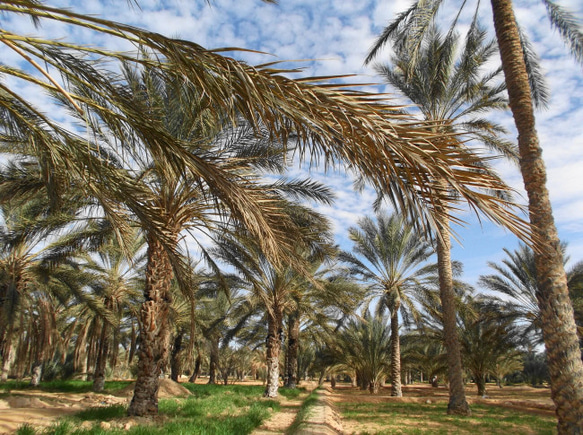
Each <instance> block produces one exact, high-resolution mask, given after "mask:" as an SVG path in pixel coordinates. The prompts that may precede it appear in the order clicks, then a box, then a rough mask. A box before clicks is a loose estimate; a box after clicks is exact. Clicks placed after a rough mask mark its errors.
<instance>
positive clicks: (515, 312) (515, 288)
mask: <svg viewBox="0 0 583 435" xmlns="http://www.w3.org/2000/svg"><path fill="white" fill-rule="evenodd" d="M566 248H567V245H566V244H565V243H562V244H561V250H562V251H563V253H565V252H566ZM504 253H505V254H506V258H504V259H503V260H502V261H501V262H500V263H495V262H488V266H489V267H490V268H491V269H492V270H493V272H494V273H492V274H489V275H482V276H480V279H479V281H478V282H479V284H480V285H482V286H483V287H485V288H486V289H488V290H491V291H493V292H497V293H501V294H502V295H504V296H505V297H504V301H502V302H501V305H503V306H504V309H505V311H506V313H507V315H508V316H510V317H512V318H513V319H514V321H515V322H517V323H519V324H520V325H521V334H522V337H523V338H524V340H525V341H526V343H527V345H529V347H534V346H537V345H540V344H543V337H542V319H541V311H540V308H539V305H538V303H537V297H536V295H537V292H538V291H539V290H538V283H537V280H536V265H535V260H534V252H533V250H532V249H530V248H529V247H528V246H526V245H520V246H519V247H518V248H517V249H515V250H514V251H509V250H508V249H504ZM563 258H564V261H565V263H567V262H568V257H567V256H566V255H565V256H564V257H563ZM579 268H580V265H577V264H576V265H575V266H574V267H573V268H570V269H568V270H567V286H568V287H569V291H570V293H573V292H574V291H575V289H576V288H577V286H578V285H579V283H580V279H581V275H580V272H579ZM508 298H509V299H508Z"/></svg>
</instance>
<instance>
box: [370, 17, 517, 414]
mask: <svg viewBox="0 0 583 435" xmlns="http://www.w3.org/2000/svg"><path fill="white" fill-rule="evenodd" d="M424 38H425V39H424V40H423V42H422V45H421V47H419V51H418V52H417V53H413V52H412V50H411V47H409V46H407V45H402V46H397V47H396V49H395V55H394V56H393V58H392V64H393V65H380V66H377V67H376V68H375V69H376V71H377V72H378V73H379V74H381V76H382V77H383V78H384V79H385V80H386V82H387V83H389V84H390V85H392V86H393V87H394V88H395V89H397V90H398V91H399V92H400V93H402V94H403V95H405V96H406V97H407V98H409V100H411V101H412V102H413V103H415V105H416V107H417V108H418V109H419V110H420V112H421V114H422V116H423V118H424V119H425V120H428V121H432V122H434V127H433V129H434V130H435V131H440V132H455V133H463V134H464V135H465V136H466V137H469V138H470V139H472V141H471V142H476V141H477V142H479V143H480V144H484V145H486V147H488V148H489V149H491V150H493V151H496V152H497V153H500V154H502V155H505V156H507V157H509V158H511V159H513V160H515V159H516V150H515V149H514V148H515V147H514V146H513V145H512V144H510V143H509V142H507V141H505V140H503V139H502V138H500V137H499V136H498V133H500V132H504V129H503V128H502V127H500V126H499V125H497V124H495V123H493V122H491V121H489V120H487V119H485V118H483V113H484V112H487V111H491V110H499V109H503V108H506V106H507V105H506V100H505V98H504V96H503V95H502V92H503V91H504V90H505V87H504V86H503V84H502V85H501V84H500V83H499V80H498V78H499V73H501V70H500V69H498V70H496V71H493V72H491V73H486V72H484V67H485V65H486V64H487V63H488V62H489V61H490V60H491V58H492V56H493V55H494V54H495V53H496V45H495V42H494V41H486V32H485V31H484V30H483V29H481V28H480V26H479V24H478V20H477V14H476V15H474V19H473V21H472V23H471V25H470V27H469V30H468V32H467V34H466V37H465V40H464V44H463V47H462V48H461V51H459V54H458V55H457V56H456V52H457V50H458V46H459V42H460V37H459V35H458V34H457V33H456V32H455V29H454V28H453V27H452V28H450V29H449V31H448V33H447V35H445V36H443V35H442V34H441V33H440V32H439V30H438V28H437V26H435V25H432V26H431V27H430V28H429V29H428V30H427V33H426V34H425V35H424ZM413 55H416V56H417V57H418V61H417V62H416V63H415V64H414V65H413V66H411V59H412V57H413ZM444 187H445V186H444ZM381 196H382V192H381ZM439 226H440V228H439V234H438V235H437V237H435V245H436V253H437V264H438V271H439V279H440V286H439V288H440V294H441V298H442V306H443V309H444V313H445V316H444V320H445V324H444V328H445V330H444V334H445V343H446V348H447V356H448V367H449V373H448V379H449V392H450V396H449V403H448V413H450V414H462V415H465V414H469V413H470V408H469V405H468V403H467V401H466V398H465V392H464V386H463V374H462V366H461V359H460V348H459V342H458V338H457V335H456V328H455V318H456V313H455V304H454V301H453V300H454V294H453V274H452V269H451V241H450V236H449V233H450V229H449V219H446V218H443V219H441V220H440V221H439Z"/></svg>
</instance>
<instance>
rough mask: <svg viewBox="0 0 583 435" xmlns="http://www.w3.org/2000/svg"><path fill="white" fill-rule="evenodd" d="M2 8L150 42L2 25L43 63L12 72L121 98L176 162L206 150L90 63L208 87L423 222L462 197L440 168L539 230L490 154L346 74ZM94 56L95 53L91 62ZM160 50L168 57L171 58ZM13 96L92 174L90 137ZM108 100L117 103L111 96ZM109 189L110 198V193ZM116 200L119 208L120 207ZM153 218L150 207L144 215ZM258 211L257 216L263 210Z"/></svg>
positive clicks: (19, 4) (501, 217)
mask: <svg viewBox="0 0 583 435" xmlns="http://www.w3.org/2000/svg"><path fill="white" fill-rule="evenodd" d="M0 10H2V11H5V12H6V13H19V14H26V15H28V16H32V17H35V18H38V19H39V20H41V21H42V20H44V19H49V20H57V21H60V22H63V23H67V24H70V25H73V26H80V27H83V28H86V29H89V30H91V31H95V32H100V33H103V34H106V35H109V36H111V37H114V38H121V39H123V40H125V41H129V42H130V43H131V44H134V45H135V47H136V49H138V48H139V49H143V47H147V49H148V50H149V53H150V54H149V56H147V57H144V58H142V57H140V56H135V55H133V54H127V53H116V52H110V51H108V50H106V49H102V48H94V47H85V46H79V45H76V44H73V43H67V42H63V41H52V40H47V39H43V38H36V37H32V36H30V37H22V36H21V35H17V34H14V33H11V32H9V31H3V32H2V34H1V35H0V42H2V43H4V44H5V45H7V47H9V48H10V49H12V50H14V51H15V52H16V53H18V54H19V55H20V56H21V57H22V58H23V59H26V60H27V61H28V62H29V64H30V65H32V66H33V68H34V69H36V70H37V71H38V72H39V73H38V74H33V73H29V72H27V71H24V70H18V69H16V68H4V69H3V71H2V72H3V73H5V74H6V75H10V76H12V77H17V78H18V79H20V80H24V81H26V82H28V83H31V84H34V85H35V86H40V87H41V88H43V89H46V90H50V91H52V92H56V93H58V94H60V95H62V96H63V98H64V99H65V100H67V101H69V103H70V104H71V105H72V106H73V107H74V108H75V110H76V111H77V112H79V113H83V114H85V109H84V107H85V106H90V107H92V108H93V109H95V110H97V109H100V110H102V109H104V108H106V107H107V106H108V105H109V106H111V107H114V108H116V111H113V110H111V109H106V110H108V111H109V112H110V116H111V118H112V119H114V120H117V122H118V124H119V125H120V131H122V130H121V129H122V126H123V124H124V123H125V122H129V121H132V123H133V125H135V126H136V127H137V128H139V130H140V131H141V132H142V134H143V135H144V136H146V135H147V136H150V137H152V140H151V144H150V146H151V152H152V153H153V155H155V156H156V157H157V158H160V159H162V160H164V161H166V162H167V163H169V164H170V166H169V168H173V169H171V170H173V171H175V172H177V173H180V172H181V171H183V170H184V168H185V167H190V168H195V167H196V161H193V160H192V158H191V157H190V156H189V155H188V153H186V152H185V150H184V148H183V147H180V146H178V145H176V146H174V145H171V144H168V143H167V141H165V140H164V139H165V136H164V135H163V134H162V133H161V132H160V131H159V129H157V128H156V126H155V125H151V124H148V123H145V122H143V123H140V121H139V119H140V114H141V113H140V112H137V111H135V110H133V108H132V106H131V105H128V104H127V101H128V100H127V98H126V97H125V96H124V95H123V94H122V95H120V91H119V89H118V88H116V87H115V86H114V85H115V82H113V83H112V81H111V80H110V78H109V77H107V78H104V77H100V74H95V69H96V68H98V71H100V70H101V68H102V67H98V65H99V64H98V63H95V65H97V67H94V68H93V70H92V69H90V68H87V65H88V64H89V63H91V62H93V60H94V59H95V58H96V57H103V58H107V59H110V60H120V61H127V62H133V63H136V64H140V65H142V66H148V67H154V68H158V69H160V70H161V71H163V73H164V74H168V75H172V76H174V77H177V78H178V79H180V80H182V81H184V82H185V83H189V84H190V85H192V86H193V87H195V88H196V89H198V90H199V91H200V92H201V94H202V95H204V98H203V101H202V103H203V104H205V105H206V107H208V109H209V113H210V115H209V116H211V117H215V118H216V117H221V118H224V117H226V119H230V120H231V122H235V121H236V119H237V118H238V117H239V116H243V117H244V118H246V119H247V120H248V121H250V122H251V123H252V124H253V125H255V126H259V125H262V126H264V127H265V128H266V129H267V131H269V132H270V134H273V135H274V137H279V138H280V140H282V142H283V143H285V142H286V141H287V140H288V139H289V138H290V136H291V135H293V136H294V137H295V138H297V141H298V142H297V143H298V144H300V148H299V150H300V154H301V155H302V156H303V157H304V158H314V156H316V155H319V154H322V155H323V156H324V158H325V161H326V162H327V163H328V164H334V163H338V162H345V163H348V164H349V165H351V166H352V167H356V168H358V169H359V171H360V172H361V173H362V174H363V175H364V176H365V177H366V178H367V179H368V180H369V181H370V182H372V183H373V184H374V185H376V186H377V187H378V188H379V189H381V190H384V191H386V192H388V195H390V196H393V197H394V198H395V199H396V203H397V204H398V205H399V206H400V208H402V209H406V210H410V211H411V214H413V213H415V214H417V215H418V217H419V219H420V221H419V222H420V224H421V225H425V226H426V227H429V226H431V225H434V224H435V220H434V216H435V214H439V213H442V212H443V211H440V210H442V208H441V207H439V206H438V205H439V203H442V202H447V201H451V200H453V199H452V198H451V197H450V196H448V195H447V194H444V193H443V191H442V190H440V189H437V188H435V186H434V185H433V181H434V180H435V179H437V178H439V179H446V180H448V182H449V183H450V184H451V188H452V189H454V190H457V191H458V192H459V198H463V200H464V201H469V202H470V203H471V207H472V208H474V209H476V210H482V211H483V212H484V213H485V214H486V215H487V216H488V217H490V218H492V219H494V220H495V221H496V222H498V223H502V224H505V225H506V226H508V227H509V228H510V229H512V230H513V231H515V232H516V233H517V234H519V235H521V236H522V237H525V238H527V237H528V228H527V226H526V225H525V224H524V222H523V221H521V220H520V219H518V218H517V217H516V216H515V215H514V214H513V213H512V206H513V204H512V203H510V202H503V201H500V199H498V198H494V197H489V196H488V195H480V194H477V193H476V191H477V190H479V189H481V188H482V187H484V186H488V187H489V188H492V189H494V190H506V189H507V186H506V185H505V184H504V183H502V181H501V180H500V179H499V178H498V177H496V176H495V175H494V174H485V175H482V176H481V177H480V178H479V179H477V177H476V176H475V174H474V173H473V171H472V170H471V168H472V167H473V166H475V165H476V164H477V162H478V161H479V158H478V156H476V155H474V154H472V153H470V152H468V150H466V149H465V148H464V147H463V146H460V145H459V144H456V143H455V141H451V140H448V138H447V137H444V136H443V135H435V134H434V133H431V132H430V131H428V130H427V129H426V128H425V127H424V126H422V125H419V123H417V122H413V123H411V122H409V123H407V122H401V121H410V120H408V119H406V118H403V116H402V115H401V114H399V112H398V108H395V107H394V106H390V105H387V104H385V103H382V102H381V101H379V96H378V95H370V94H366V93H363V92H355V91H351V90H347V89H345V87H344V86H343V85H328V84H325V83H324V82H325V81H327V80H329V79H330V78H306V79H296V80H292V79H289V78H287V77H286V74H287V73H291V72H293V71H290V70H282V69H278V68H277V66H276V65H274V64H269V65H264V66H257V67H251V66H249V65H246V64H244V63H240V62H237V61H235V60H233V59H232V58H229V57H224V56H222V55H220V52H224V51H225V50H214V51H213V50H205V49H203V48H202V47H200V46H198V45H196V44H194V43H192V42H189V41H183V40H174V39H169V38H165V37H162V36H160V35H158V34H155V33H152V32H147V31H144V30H141V29H137V28H134V27H131V26H126V25H123V24H119V23H113V22H111V21H107V20H102V19H99V18H95V17H87V16H83V15H80V14H76V13H74V12H72V11H69V10H62V9H58V8H51V7H48V6H44V5H40V4H37V3H35V2H31V1H26V0H20V1H10V2H1V3H0ZM83 55H87V56H89V57H90V58H89V59H88V60H86V61H81V59H82V57H83ZM35 59H37V60H35ZM159 59H161V60H163V61H164V62H159ZM42 65H48V66H49V67H50V68H51V69H54V70H56V71H58V72H59V73H60V74H62V75H63V76H64V77H65V80H66V82H68V83H69V84H75V85H79V86H81V85H83V86H85V87H89V88H92V89H93V90H94V91H95V92H96V93H98V94H100V95H101V96H102V97H103V100H98V101H94V100H89V99H87V98H85V97H84V96H83V95H78V94H75V93H73V92H70V91H68V90H66V88H65V87H64V86H61V85H60V84H59V83H58V81H57V80H55V79H54V77H53V76H52V75H51V73H50V71H49V70H48V69H45V67H43V66H42ZM2 96H3V97H4V98H3V99H2V101H3V102H4V104H2V107H3V110H6V111H8V112H10V113H11V116H12V117H13V119H15V120H16V121H17V122H18V123H20V125H21V127H22V128H25V129H26V130H27V131H28V132H29V137H33V138H34V140H35V147H36V150H37V154H38V155H44V156H46V159H44V160H45V161H46V162H47V163H50V164H52V165H58V166H59V167H60V168H65V171H74V173H77V174H79V178H81V177H82V176H83V175H84V176H86V175H87V174H86V172H87V171H85V170H84V168H85V169H86V167H84V166H81V167H80V166H79V165H78V164H71V163H72V162H80V161H82V160H81V158H85V159H86V158H87V155H86V154H87V153H84V155H79V152H80V151H79V149H77V148H78V147H80V146H81V144H84V145H85V146H86V145H87V143H86V142H87V141H83V140H78V141H77V140H72V139H71V137H72V135H71V134H70V132H66V131H63V129H62V128H60V127H59V126H57V125H56V124H55V123H54V122H53V121H52V120H51V119H49V118H47V116H45V115H43V114H42V113H41V112H40V111H39V110H36V109H34V108H33V107H32V106H31V105H30V104H29V103H28V102H27V101H26V99H24V98H23V97H21V96H20V95H18V94H17V93H16V92H14V91H13V90H12V89H9V88H8V87H7V86H4V85H2ZM103 102H106V103H107V105H103V104H101V103H103ZM15 108H19V110H24V111H25V112H26V113H27V116H19V113H17V111H16V110H14V109H15ZM315 108H317V110H315ZM30 120H33V121H32V122H30ZM39 126H43V127H42V128H39ZM46 129H48V131H47V130H46ZM55 136H56V137H55ZM89 136H91V134H90V135H89ZM64 145H65V146H64ZM95 151H96V150H93V152H95ZM468 168H470V169H469V170H468ZM99 169H100V171H102V172H104V173H107V174H102V175H107V176H111V177H114V171H112V170H111V168H104V167H101V168H99ZM47 172H48V171H47ZM61 172H63V171H61ZM114 178H116V179H117V180H118V182H123V183H121V184H120V185H121V186H124V188H123V189H121V190H119V192H118V194H119V195H120V196H125V197H128V196H130V195H129V194H128V193H131V194H134V193H135V194H138V195H137V197H138V200H137V201H136V205H138V204H139V198H140V195H139V192H138V191H137V189H136V186H133V185H132V184H131V182H130V181H129V180H124V176H123V175H121V174H119V173H117V174H115V177H114ZM102 196H103V194H102ZM103 200H104V201H106V198H103ZM110 207H111V209H112V210H111V211H112V213H113V212H114V211H115V210H114V208H115V207H114V206H113V205H110ZM239 209H240V210H243V209H244V203H241V204H239ZM243 216H245V215H243ZM147 217H148V216H143V218H144V219H145V218H147ZM247 221H248V223H249V224H251V223H252V219H248V220H247ZM150 222H151V225H152V227H156V224H157V223H158V222H157V221H156V218H155V217H150ZM268 228H269V225H261V224H260V225H256V226H254V229H255V230H256V231H259V234H261V235H262V236H263V238H264V239H265V240H266V242H265V248H267V249H268V250H270V251H273V252H277V246H278V243H277V242H276V241H275V239H274V237H273V235H271V236H270V234H269V232H267V233H265V232H266V231H267V229H268ZM261 231H263V232H264V233H265V234H262V233H261Z"/></svg>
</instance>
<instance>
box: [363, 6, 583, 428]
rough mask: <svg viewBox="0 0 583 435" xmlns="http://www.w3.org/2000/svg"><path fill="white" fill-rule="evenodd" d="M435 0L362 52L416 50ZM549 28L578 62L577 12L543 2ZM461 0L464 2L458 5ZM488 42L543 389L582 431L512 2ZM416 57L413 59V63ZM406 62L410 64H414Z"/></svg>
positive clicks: (497, 13) (581, 397) (577, 354)
mask: <svg viewBox="0 0 583 435" xmlns="http://www.w3.org/2000/svg"><path fill="white" fill-rule="evenodd" d="M441 4H442V0H431V1H417V2H415V3H413V5H412V6H411V7H410V8H409V9H408V10H406V11H405V12H403V13H401V14H400V15H399V16H398V17H397V18H396V19H395V20H394V21H393V22H392V23H391V24H389V25H388V26H387V27H386V28H385V30H384V31H383V33H382V34H381V35H380V36H379V38H378V40H377V41H376V43H375V45H374V47H373V48H372V50H371V51H370V53H369V56H368V60H370V59H372V58H374V56H376V55H377V54H378V52H379V50H380V49H381V48H382V47H383V45H384V44H385V43H387V42H389V41H390V40H391V39H393V40H397V41H398V42H397V44H398V45H405V46H409V47H411V49H412V50H413V51H414V53H417V52H418V50H419V48H420V46H421V41H422V40H423V34H424V32H425V31H426V29H428V28H429V27H430V26H431V23H432V21H433V20H434V17H435V15H436V13H437V11H438V10H439V7H440V6H441ZM543 4H544V5H545V7H546V9H547V12H548V16H549V19H550V23H551V26H552V27H554V28H556V29H557V30H558V32H559V34H560V35H561V37H562V38H563V40H564V41H565V42H566V44H567V45H568V47H569V49H570V51H571V53H572V54H573V56H574V57H575V59H576V60H577V61H578V62H583V32H582V31H581V26H580V24H579V21H578V20H577V18H576V17H575V16H574V15H573V14H571V13H570V12H568V11H566V10H565V9H564V8H563V7H561V6H559V5H558V4H556V3H555V2H554V1H552V0H543ZM463 5H465V2H464V3H463V4H462V7H463ZM491 6H492V13H493V17H494V20H493V21H494V29H495V32H496V40H497V43H498V47H499V52H500V57H501V60H502V69H503V71H504V77H505V81H506V86H507V89H508V98H509V105H510V109H511V111H512V115H513V117H514V123H515V125H516V129H517V131H518V149H519V156H520V170H521V173H522V178H523V181H524V186H525V189H526V192H527V196H528V210H529V218H530V223H531V225H532V228H533V231H534V235H535V237H534V243H535V249H534V250H535V263H536V273H537V282H538V283H539V287H538V289H539V291H538V292H537V301H538V305H539V307H540V310H541V319H542V328H543V338H544V341H545V347H546V351H547V357H548V361H549V372H550V375H551V395H552V397H553V401H554V403H555V405H556V409H557V417H558V430H559V433H575V432H578V433H580V432H582V431H583V362H582V361H581V351H580V348H579V342H578V337H577V328H576V324H575V321H574V318H573V307H572V305H571V302H570V300H569V292H568V288H567V275H566V272H565V268H564V265H563V255H562V252H561V248H560V241H559V237H558V233H557V229H556V226H555V223H554V219H553V213H552V207H551V202H550V198H549V193H548V189H547V186H546V168H545V164H544V160H543V158H542V148H541V146H540V143H539V138H538V134H537V132H536V127H535V116H534V107H535V104H537V103H540V102H544V97H545V93H544V87H542V86H541V77H542V76H541V74H540V70H539V69H538V65H537V62H536V59H535V56H533V53H534V52H533V50H532V47H530V45H529V44H528V42H527V39H526V36H525V34H524V33H522V32H521V30H520V28H519V25H518V22H517V20H516V17H515V14H514V9H513V6H512V0H491ZM417 59H418V58H417V55H416V54H414V56H413V60H414V61H415V62H416V60H417ZM415 62H413V63H412V65H414V63H415Z"/></svg>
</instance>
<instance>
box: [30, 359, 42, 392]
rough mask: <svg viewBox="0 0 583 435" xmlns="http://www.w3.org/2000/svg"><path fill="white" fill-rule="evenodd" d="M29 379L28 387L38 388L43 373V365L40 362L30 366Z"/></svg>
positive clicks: (37, 361)
mask: <svg viewBox="0 0 583 435" xmlns="http://www.w3.org/2000/svg"><path fill="white" fill-rule="evenodd" d="M30 372H31V377H30V386H31V387H38V386H39V384H40V381H41V378H42V373H43V363H42V361H40V360H36V361H35V362H34V363H33V364H32V369H31V370H30Z"/></svg>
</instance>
